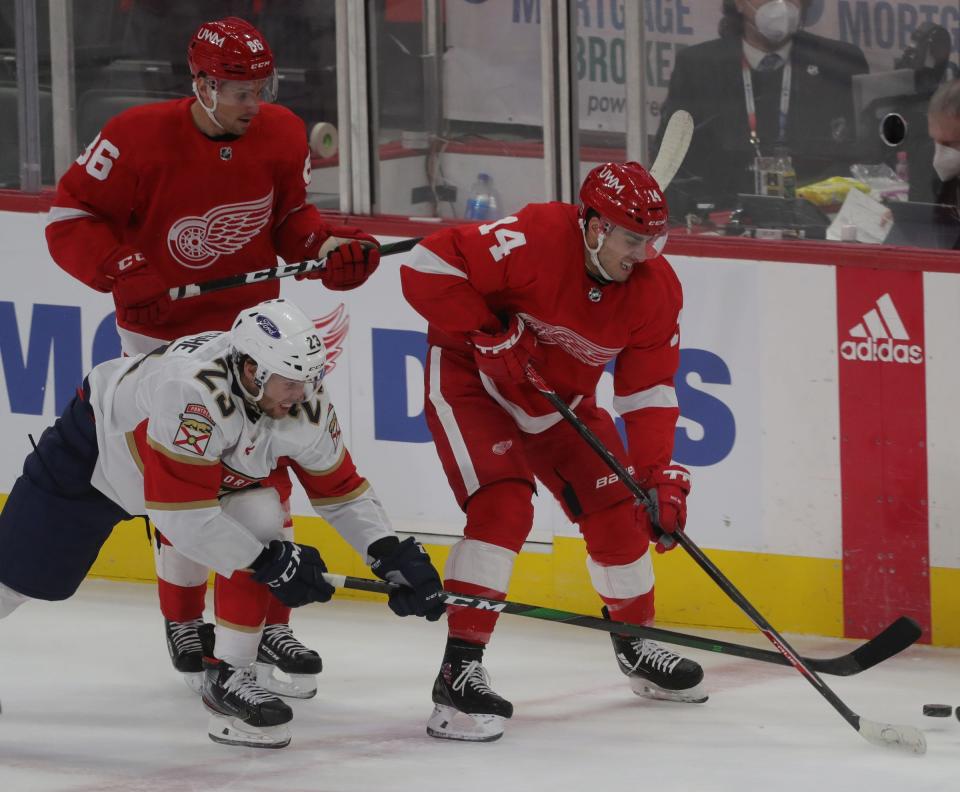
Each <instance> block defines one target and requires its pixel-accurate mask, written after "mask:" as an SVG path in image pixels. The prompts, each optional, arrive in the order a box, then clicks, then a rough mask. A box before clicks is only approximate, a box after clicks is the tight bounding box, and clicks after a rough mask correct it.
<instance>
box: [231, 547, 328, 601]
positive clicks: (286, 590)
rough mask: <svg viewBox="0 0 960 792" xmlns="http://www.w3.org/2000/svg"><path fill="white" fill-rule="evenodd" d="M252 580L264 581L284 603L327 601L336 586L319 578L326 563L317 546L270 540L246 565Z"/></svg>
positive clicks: (321, 576) (325, 568)
mask: <svg viewBox="0 0 960 792" xmlns="http://www.w3.org/2000/svg"><path fill="white" fill-rule="evenodd" d="M250 566H251V568H252V569H253V579H254V580H255V581H257V583H266V584H267V585H268V586H269V587H270V590H271V591H272V592H273V594H274V596H275V597H276V598H277V599H278V600H280V602H282V603H283V604H284V605H287V606H289V607H291V608H299V607H300V606H301V605H306V604H307V603H309V602H329V601H330V598H331V597H332V596H333V593H334V592H335V591H336V589H335V588H334V587H333V586H331V585H330V584H329V583H327V581H326V580H324V579H323V573H324V572H326V571H327V565H326V564H324V563H323V559H322V558H320V553H319V552H317V548H315V547H311V546H310V545H299V544H296V543H295V542H282V541H280V540H279V539H274V540H273V541H272V542H270V544H269V545H267V547H266V548H265V549H264V551H263V552H262V553H260V555H259V556H257V558H256V560H255V561H254V562H253V563H252V564H251V565H250Z"/></svg>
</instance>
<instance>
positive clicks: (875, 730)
mask: <svg viewBox="0 0 960 792" xmlns="http://www.w3.org/2000/svg"><path fill="white" fill-rule="evenodd" d="M857 731H858V732H860V736H861V737H863V739H864V740H866V741H867V742H868V743H872V744H873V745H879V746H880V747H881V748H893V749H894V750H898V751H902V752H904V753H911V754H914V755H916V756H923V755H924V754H925V753H926V752H927V740H926V738H925V737H924V736H923V732H921V731H920V730H919V729H915V728H914V727H913V726H897V725H896V724H893V723H880V722H879V721H872V720H870V719H869V718H864V717H862V716H861V717H860V726H859V728H858V729H857Z"/></svg>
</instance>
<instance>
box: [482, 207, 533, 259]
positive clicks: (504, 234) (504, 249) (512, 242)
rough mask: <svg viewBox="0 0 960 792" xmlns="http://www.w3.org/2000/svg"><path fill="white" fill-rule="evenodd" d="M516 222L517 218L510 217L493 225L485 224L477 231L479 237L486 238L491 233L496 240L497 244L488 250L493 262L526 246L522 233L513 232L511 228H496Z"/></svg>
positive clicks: (525, 239)
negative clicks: (515, 249)
mask: <svg viewBox="0 0 960 792" xmlns="http://www.w3.org/2000/svg"><path fill="white" fill-rule="evenodd" d="M516 222H517V218H516V217H514V216H513V215H511V216H510V217H504V218H503V219H501V220H497V222H495V223H487V224H486V225H482V226H480V229H479V230H480V235H481V236H486V235H487V234H489V233H490V232H491V231H493V236H494V238H495V239H496V240H497V244H496V245H493V246H491V248H490V255H491V256H493V260H494V261H500V259H502V258H503V257H504V256H506V255H507V254H508V253H509V252H510V251H511V250H513V249H514V248H517V247H521V246H522V245H526V244H527V238H526V237H525V236H524V235H523V232H522V231H514V230H513V229H511V228H499V227H498V226H502V225H506V224H508V223H516Z"/></svg>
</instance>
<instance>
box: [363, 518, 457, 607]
mask: <svg viewBox="0 0 960 792" xmlns="http://www.w3.org/2000/svg"><path fill="white" fill-rule="evenodd" d="M380 541H381V542H387V541H388V540H385V539H381V540H380ZM395 542H396V540H395V539H394V540H393V541H392V542H390V545H388V547H389V548H390V549H389V550H387V548H384V553H385V554H383V555H380V557H379V558H377V560H376V561H374V562H373V564H371V565H370V569H371V570H373V573H374V574H375V575H376V576H377V577H378V578H380V579H381V580H386V581H387V582H388V583H396V584H398V585H399V586H400V588H398V589H397V590H396V591H394V592H392V593H391V594H390V600H389V602H388V604H389V606H390V610H392V611H393V612H394V613H396V614H397V616H425V617H426V619H427V621H436V620H437V619H439V618H440V617H441V616H443V614H444V613H445V612H446V610H447V608H446V606H445V605H444V604H443V599H444V597H443V583H441V582H440V575H439V573H438V572H437V570H436V569H435V568H434V566H433V564H432V563H431V562H430V556H429V555H427V551H426V550H424V549H423V545H421V544H420V543H419V542H418V541H417V540H416V539H414V538H413V537H412V536H410V537H408V538H406V539H404V540H403V541H402V542H400V543H399V544H394V543H395ZM374 544H375V545H376V544H379V543H378V542H375V543H374ZM376 549H377V548H375V547H374V546H371V548H370V550H369V551H368V552H370V555H372V556H374V557H376V556H377V555H378V553H377V552H376Z"/></svg>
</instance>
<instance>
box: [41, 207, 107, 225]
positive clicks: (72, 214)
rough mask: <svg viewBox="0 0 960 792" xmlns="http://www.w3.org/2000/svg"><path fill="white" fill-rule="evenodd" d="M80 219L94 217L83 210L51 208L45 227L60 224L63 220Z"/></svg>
mask: <svg viewBox="0 0 960 792" xmlns="http://www.w3.org/2000/svg"><path fill="white" fill-rule="evenodd" d="M81 217H96V215H94V214H92V213H91V212H85V211H84V210H83V209H72V208H68V207H66V206H52V207H50V211H49V212H48V213H47V223H46V224H47V225H48V226H49V225H53V224H54V223H60V222H62V221H64V220H79V219H80V218H81Z"/></svg>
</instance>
